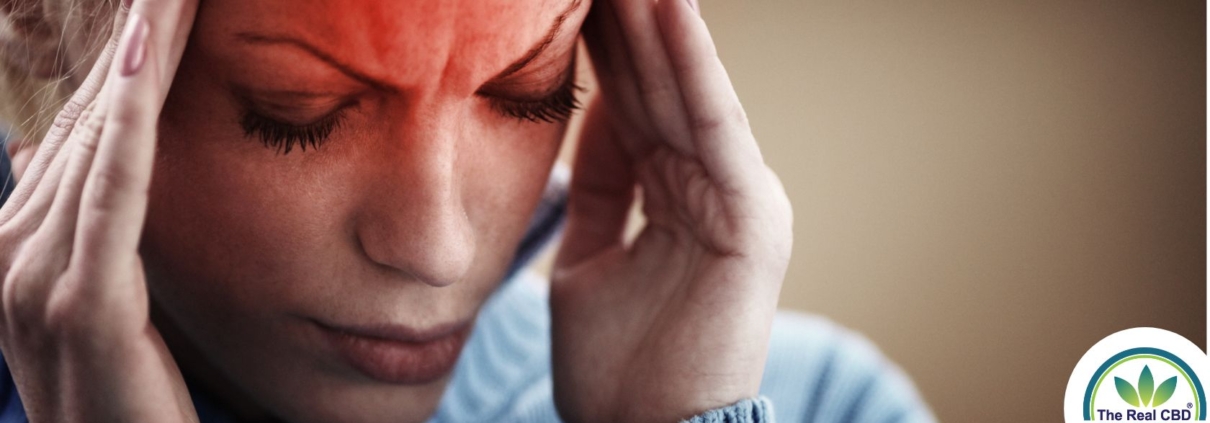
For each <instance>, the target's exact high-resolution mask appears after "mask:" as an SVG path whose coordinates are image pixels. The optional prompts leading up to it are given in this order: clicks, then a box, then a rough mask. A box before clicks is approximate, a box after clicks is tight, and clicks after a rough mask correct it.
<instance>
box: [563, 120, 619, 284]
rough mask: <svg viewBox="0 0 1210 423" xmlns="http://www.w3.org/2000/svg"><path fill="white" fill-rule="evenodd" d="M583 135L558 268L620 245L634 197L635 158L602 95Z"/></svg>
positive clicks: (585, 122) (577, 156) (569, 199)
mask: <svg viewBox="0 0 1210 423" xmlns="http://www.w3.org/2000/svg"><path fill="white" fill-rule="evenodd" d="M581 134H582V137H581V140H580V145H579V147H578V149H577V151H576V159H575V164H574V167H573V169H574V173H573V174H572V178H571V193H570V195H569V198H568V204H567V229H566V232H565V234H564V238H563V239H564V241H563V244H562V247H561V248H560V250H559V255H558V257H557V258H556V260H555V264H556V267H557V268H570V267H573V266H575V265H576V264H578V263H580V262H581V261H583V260H584V259H586V258H588V257H591V256H593V255H595V254H596V253H598V252H600V251H601V250H603V249H607V248H609V247H612V246H616V245H619V244H621V242H622V236H623V232H624V231H625V228H626V219H627V217H628V215H629V211H630V205H631V203H632V202H633V200H634V177H633V174H634V172H633V169H632V167H631V166H632V163H631V160H630V158H629V157H628V155H627V154H626V152H625V151H624V149H623V148H622V146H621V145H620V144H619V143H618V142H617V139H616V137H615V134H614V132H613V131H612V129H611V126H610V125H609V124H608V123H607V122H606V121H605V115H604V111H603V107H602V106H601V103H600V100H596V101H594V102H593V104H592V105H590V106H589V107H588V110H587V112H586V115H585V118H584V126H583V128H582V132H581Z"/></svg>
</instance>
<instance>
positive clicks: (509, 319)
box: [0, 134, 935, 423]
mask: <svg viewBox="0 0 1210 423" xmlns="http://www.w3.org/2000/svg"><path fill="white" fill-rule="evenodd" d="M2 139H3V134H0V140H2ZM8 167H9V163H8V157H7V156H6V155H5V154H4V153H2V152H0V175H4V176H8V175H9V170H8ZM566 180H567V172H566V170H564V169H558V170H557V171H556V172H555V174H554V176H553V177H552V179H551V183H550V185H549V186H548V187H547V190H546V192H545V195H544V197H543V201H542V204H541V205H540V206H539V208H538V211H537V213H536V214H535V216H534V219H533V222H532V223H531V225H530V229H529V232H528V233H527V234H526V236H525V238H524V239H523V241H522V243H521V245H520V247H519V249H518V251H517V257H516V259H515V260H514V262H513V266H512V268H511V269H510V270H509V273H508V276H507V277H506V279H505V281H504V282H503V283H501V285H500V288H499V289H498V290H497V291H496V292H495V293H493V294H492V296H491V297H490V298H489V299H488V300H487V303H486V304H485V305H484V307H483V309H482V311H481V312H480V313H481V314H480V316H479V318H478V323H477V324H476V325H475V328H474V332H473V333H472V334H471V337H470V339H469V340H468V341H467V344H466V347H465V349H464V350H463V352H462V355H461V357H460V358H459V361H458V364H457V366H456V367H455V369H454V377H453V380H452V381H451V383H450V385H449V387H448V388H447V390H446V393H445V395H444V397H443V398H442V400H441V404H440V406H439V407H438V409H437V412H436V414H435V415H434V416H433V417H432V419H430V421H431V422H434V423H454V422H500V423H557V422H559V421H560V420H559V417H558V414H557V413H556V411H555V405H554V399H553V392H554V391H553V389H554V385H553V383H552V382H551V363H550V360H551V357H550V342H551V341H550V314H549V313H548V310H549V308H548V305H547V297H546V295H547V291H546V287H547V285H546V281H545V280H544V279H543V277H542V276H541V275H539V274H537V273H535V272H533V271H530V270H527V269H526V268H525V267H526V265H527V264H528V263H529V262H530V261H531V260H532V258H533V257H534V256H535V255H537V254H538V253H539V252H540V251H541V250H542V248H543V246H545V245H547V244H549V243H550V241H551V239H552V238H554V237H555V236H556V235H557V234H558V230H559V227H560V225H561V223H562V221H563V217H564V210H565V207H564V206H565V204H566V197H567V191H566ZM2 185H3V189H2V190H0V203H2V202H3V200H4V199H6V198H7V196H8V192H9V191H10V190H11V188H12V184H11V181H10V183H4V184H2ZM186 383H188V381H186ZM192 394H193V400H194V405H195V406H196V408H197V411H198V416H199V417H200V418H201V421H202V422H203V423H235V420H233V419H232V418H231V417H230V416H229V415H228V414H227V413H226V412H224V410H222V409H221V408H219V407H218V406H216V404H215V403H214V402H212V401H211V400H210V399H208V398H207V397H206V396H205V395H204V394H202V393H200V392H198V391H192ZM775 405H776V406H775ZM26 421H27V419H26V417H25V411H24V409H23V408H22V406H21V400H20V398H19V397H18V395H17V389H16V386H15V385H14V383H13V381H12V376H11V374H10V373H9V370H8V366H7V364H5V363H3V362H0V423H10V422H26ZM688 421H689V422H691V423H772V422H775V421H778V422H782V423H790V422H802V423H850V422H851V423H907V422H933V421H935V418H934V417H933V416H932V414H931V413H930V411H929V409H928V407H927V406H926V405H925V404H924V403H923V402H922V401H921V399H920V397H919V395H918V394H917V393H916V389H915V387H914V386H913V385H912V383H911V381H910V380H909V379H908V378H907V377H906V376H905V375H904V374H903V373H902V372H901V371H900V370H899V369H898V368H896V367H895V366H894V365H893V364H891V363H889V362H887V361H886V360H885V359H884V358H883V357H882V356H881V355H880V354H879V353H878V350H877V349H876V348H875V347H874V346H873V345H872V344H870V343H869V342H868V341H866V340H865V339H863V338H862V337H860V336H859V335H856V334H854V333H852V332H848V331H846V330H844V329H842V328H840V327H838V326H836V325H834V324H832V323H830V322H828V321H827V320H825V319H822V318H819V317H815V316H811V315H807V314H803V313H796V312H789V311H782V312H779V314H778V315H777V317H776V319H775V320H774V323H773V332H772V339H771V343H770V349H769V357H768V360H767V362H766V365H765V371H764V379H763V381H762V383H761V387H760V395H759V396H758V397H756V398H750V399H745V400H742V401H739V402H737V403H735V404H732V405H730V406H727V407H723V408H719V409H716V410H710V411H707V412H705V413H703V414H701V415H698V416H693V417H692V418H690V419H689V420H688Z"/></svg>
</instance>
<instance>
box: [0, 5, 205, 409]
mask: <svg viewBox="0 0 1210 423" xmlns="http://www.w3.org/2000/svg"><path fill="white" fill-rule="evenodd" d="M131 7H132V8H133V11H131V12H130V13H129V15H127V12H126V10H125V9H126V7H122V8H121V9H122V10H119V11H117V13H116V15H117V17H116V19H115V21H116V22H115V24H114V28H115V31H114V34H113V36H112V37H111V39H110V41H109V43H108V44H107V45H106V47H105V49H104V51H103V52H102V53H101V55H100V58H99V59H98V60H97V62H96V65H95V66H94V68H93V70H92V71H91V73H90V74H89V76H88V78H87V79H86V80H85V82H84V83H83V84H82V85H81V87H80V88H79V90H78V91H77V92H76V93H75V95H74V96H73V97H72V98H71V100H70V101H69V102H68V103H67V105H66V106H65V107H64V109H63V111H62V112H60V113H59V115H58V117H56V119H55V122H54V126H53V127H52V128H51V130H50V132H49V134H48V135H47V137H46V139H45V140H44V141H43V142H42V143H41V145H40V146H39V148H38V152H37V153H36V155H35V156H34V158H33V160H32V162H31V163H30V166H29V168H28V171H27V172H26V173H25V175H24V177H23V178H22V179H21V181H20V184H19V185H18V186H17V188H16V191H15V192H14V194H13V196H12V197H11V198H10V199H9V201H8V203H7V204H5V205H4V207H3V208H2V209H0V271H2V272H0V273H2V274H3V290H2V292H3V296H2V299H3V302H2V305H3V313H0V349H3V351H4V358H5V360H7V361H8V364H9V368H10V369H11V370H12V373H13V378H14V381H15V382H16V384H17V390H18V392H19V393H20V395H21V399H22V402H23V403H24V405H25V408H26V412H27V414H28V416H29V418H30V420H31V421H35V422H39V421H41V422H49V421H55V422H94V421H97V422H102V421H103V422H118V421H121V422H156V423H158V422H183V421H197V415H196V413H195V412H194V410H193V403H192V401H191V400H190V397H189V392H188V391H187V390H186V388H185V384H184V381H183V380H182V378H181V373H180V371H179V369H178V368H177V366H176V363H175V362H174V361H173V359H172V356H171V355H170V354H169V353H168V350H167V348H166V347H165V345H164V343H163V341H162V340H161V339H160V336H159V333H158V332H157V331H156V329H155V327H153V326H152V325H151V322H150V320H149V317H148V299H147V287H146V284H145V280H144V276H143V266H142V260H141V259H140V258H139V255H138V253H137V247H138V243H139V238H140V234H141V232H142V228H143V219H144V216H145V214H146V209H147V190H148V184H149V183H150V180H151V170H152V161H153V157H154V154H155V141H156V123H157V121H158V118H159V114H160V109H161V107H162V106H163V103H164V98H165V96H166V95H167V92H168V88H169V87H170V86H171V85H172V77H173V75H175V73H176V68H177V64H178V62H179V61H180V57H181V53H182V52H183V50H184V46H185V41H186V38H187V35H188V33H189V30H190V27H191V25H192V23H193V17H194V14H195V13H196V11H197V0H156V1H140V2H139V3H137V4H135V5H133V6H131ZM122 28H125V29H122Z"/></svg>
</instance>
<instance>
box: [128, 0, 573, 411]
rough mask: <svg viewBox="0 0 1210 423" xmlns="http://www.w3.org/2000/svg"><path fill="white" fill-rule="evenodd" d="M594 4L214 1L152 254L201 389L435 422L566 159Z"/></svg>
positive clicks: (202, 22)
mask: <svg viewBox="0 0 1210 423" xmlns="http://www.w3.org/2000/svg"><path fill="white" fill-rule="evenodd" d="M588 6H589V5H588V0H582V1H581V0H525V1H517V0H419V1H396V0H360V1H321V0H313V1H300V0H260V1H244V0H205V1H203V2H202V5H201V9H200V10H199V12H198V17H197V21H196V23H195V26H194V29H193V34H192V38H191V40H190V43H189V46H188V50H187V51H186V52H185V55H184V58H183V60H182V63H181V66H180V70H179V72H178V74H177V76H176V80H175V81H174V83H173V87H172V91H171V93H170V95H169V97H168V100H167V104H166V105H165V109H164V113H163V116H162V121H161V126H160V131H161V134H160V141H159V147H158V151H157V162H156V168H155V175H154V181H153V184H152V188H151V206H150V210H149V212H148V213H149V214H148V220H147V226H146V230H145V239H144V244H143V252H144V254H143V257H144V260H145V264H146V267H147V269H148V271H149V280H150V281H151V282H150V286H151V294H152V297H153V299H154V302H155V303H156V307H157V310H159V311H160V312H162V313H163V316H157V324H158V325H160V326H161V329H162V330H163V331H164V332H165V336H166V338H168V340H169V343H170V344H171V345H172V348H173V350H174V354H176V355H177V357H178V360H179V361H180V362H181V365H182V367H184V368H185V369H186V372H187V373H190V374H194V375H195V376H197V377H200V378H202V379H205V380H206V381H208V383H209V384H210V385H211V387H212V389H214V390H219V391H225V392H230V393H232V396H235V397H246V398H247V399H250V400H251V403H254V404H257V405H258V406H261V407H264V408H265V409H267V410H269V411H270V412H272V413H273V414H276V415H278V416H280V417H282V418H285V419H287V420H291V421H298V422H328V421H418V420H423V419H424V418H426V417H428V416H429V415H430V413H432V412H433V410H434V409H435V407H436V405H437V402H438V400H439V398H440V396H441V394H442V392H443V390H444V388H445V385H446V382H447V381H448V370H449V369H450V366H451V365H452V363H453V360H454V359H456V356H457V352H458V351H459V350H460V348H461V342H459V341H460V339H459V338H460V335H461V334H464V333H465V328H466V327H467V326H466V324H468V323H469V322H471V320H472V319H473V318H474V316H475V314H476V312H477V311H478V309H479V307H480V306H481V304H482V303H483V302H484V300H485V299H486V297H487V296H488V295H489V294H490V293H491V292H492V291H493V290H494V289H495V288H496V287H497V285H498V283H499V281H500V279H501V277H502V276H503V273H504V271H505V270H506V268H507V266H508V264H509V262H510V261H511V259H512V257H513V253H514V249H515V247H516V245H517V244H518V242H519V240H520V238H521V236H522V235H523V233H524V232H525V229H526V227H527V223H528V221H529V218H530V215H531V213H532V211H533V209H534V207H535V205H536V203H537V201H538V199H539V197H540V194H541V191H542V188H543V186H544V183H545V180H546V178H547V176H548V173H549V170H550V168H551V166H552V163H553V162H554V159H555V156H556V154H557V150H558V147H559V144H560V141H561V139H562V135H563V133H564V129H565V123H564V121H565V119H564V118H565V117H566V115H567V114H568V113H569V110H568V106H569V104H570V103H569V101H570V97H569V95H571V92H570V90H569V88H570V86H571V82H573V78H572V77H573V76H574V66H573V62H574V60H575V47H576V41H577V37H578V32H579V27H580V24H581V22H582V21H583V19H584V16H585V14H586V13H587V11H588ZM347 332H352V333H356V334H360V335H361V336H348V334H347ZM451 333H452V335H450V334H451ZM182 335H183V337H182ZM371 335H372V336H371ZM430 335H432V336H437V337H440V338H441V339H439V340H437V341H433V342H429V343H426V344H424V345H417V344H415V343H410V344H409V343H407V342H388V341H383V340H381V339H374V338H375V337H388V338H397V339H412V340H418V339H419V338H426V337H428V336H430ZM443 335H448V336H443ZM418 337H419V338H418ZM229 399H230V398H229Z"/></svg>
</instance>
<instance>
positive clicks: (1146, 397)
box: [1139, 366, 1155, 406]
mask: <svg viewBox="0 0 1210 423" xmlns="http://www.w3.org/2000/svg"><path fill="white" fill-rule="evenodd" d="M1153 393H1155V380H1154V379H1152V378H1151V368H1150V367H1147V366H1143V373H1142V374H1140V375H1139V399H1140V400H1141V401H1139V403H1140V404H1143V405H1144V406H1146V405H1148V404H1151V394H1153Z"/></svg>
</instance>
